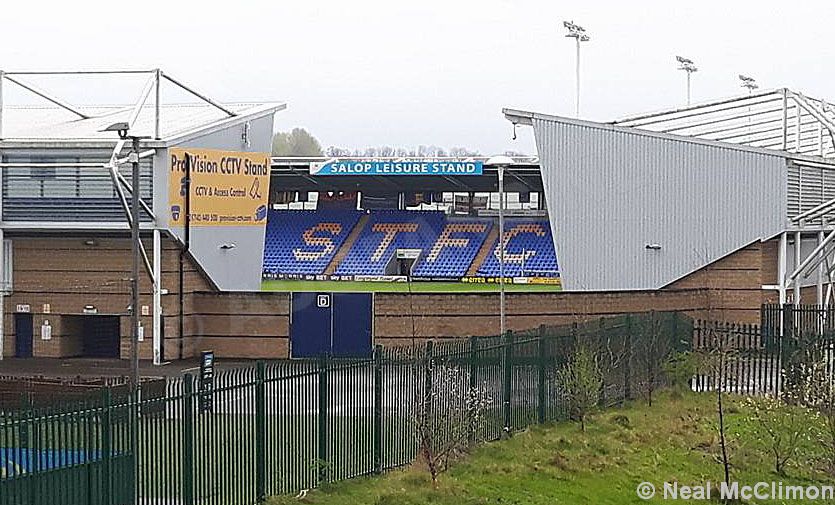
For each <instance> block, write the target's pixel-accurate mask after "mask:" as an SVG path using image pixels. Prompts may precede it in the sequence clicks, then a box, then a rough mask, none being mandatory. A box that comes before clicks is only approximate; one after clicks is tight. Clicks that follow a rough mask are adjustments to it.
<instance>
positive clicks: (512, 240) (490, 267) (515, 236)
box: [478, 219, 557, 277]
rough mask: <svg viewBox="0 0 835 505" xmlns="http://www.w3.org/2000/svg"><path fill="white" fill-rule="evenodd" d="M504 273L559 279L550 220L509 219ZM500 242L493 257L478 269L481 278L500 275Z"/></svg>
mask: <svg viewBox="0 0 835 505" xmlns="http://www.w3.org/2000/svg"><path fill="white" fill-rule="evenodd" d="M504 243H505V251H504V274H505V277H524V276H535V277H555V276H557V256H556V253H555V252H554V242H553V240H552V239H551V227H550V226H549V224H548V221H544V220H536V221H532V220H526V219H507V220H505V231H504ZM499 256H500V250H499V240H498V237H497V238H496V241H495V245H494V246H493V247H492V254H489V255H488V256H487V259H486V260H485V261H484V263H482V265H481V267H480V268H479V269H478V275H479V276H481V277H496V276H498V275H499V274H500V264H499Z"/></svg>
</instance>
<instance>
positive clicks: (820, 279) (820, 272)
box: [816, 231, 826, 305]
mask: <svg viewBox="0 0 835 505" xmlns="http://www.w3.org/2000/svg"><path fill="white" fill-rule="evenodd" d="M822 242H823V231H819V232H818V245H819V246H820V245H821V243H822ZM824 258H826V253H825V252H824V251H823V250H821V256H820V259H821V262H820V263H818V286H817V293H816V294H817V297H816V303H817V304H818V305H823V275H824V272H823V259H824Z"/></svg>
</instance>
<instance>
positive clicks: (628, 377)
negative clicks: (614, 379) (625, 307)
mask: <svg viewBox="0 0 835 505" xmlns="http://www.w3.org/2000/svg"><path fill="white" fill-rule="evenodd" d="M632 341H633V339H632V314H626V335H625V341H624V343H623V345H624V351H625V352H624V354H625V355H626V362H625V363H624V364H623V400H624V401H626V400H631V399H632Z"/></svg>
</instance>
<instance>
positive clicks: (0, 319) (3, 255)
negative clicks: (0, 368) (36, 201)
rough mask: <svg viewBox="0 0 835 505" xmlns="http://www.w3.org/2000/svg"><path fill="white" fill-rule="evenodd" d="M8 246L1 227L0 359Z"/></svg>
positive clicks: (4, 343) (3, 326) (0, 356)
mask: <svg viewBox="0 0 835 505" xmlns="http://www.w3.org/2000/svg"><path fill="white" fill-rule="evenodd" d="M5 295H6V248H5V244H4V237H3V229H2V228H0V361H3V348H4V347H5V345H6V325H5V318H6V310H5V309H6V296H5Z"/></svg>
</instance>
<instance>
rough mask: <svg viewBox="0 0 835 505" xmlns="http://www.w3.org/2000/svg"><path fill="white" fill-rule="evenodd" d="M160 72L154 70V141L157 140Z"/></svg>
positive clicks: (158, 137)
mask: <svg viewBox="0 0 835 505" xmlns="http://www.w3.org/2000/svg"><path fill="white" fill-rule="evenodd" d="M160 74H161V72H160V70H159V69H156V70H154V139H156V140H159V139H160V136H159V109H160V107H159V106H160V103H159V86H160V77H161V76H160Z"/></svg>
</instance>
